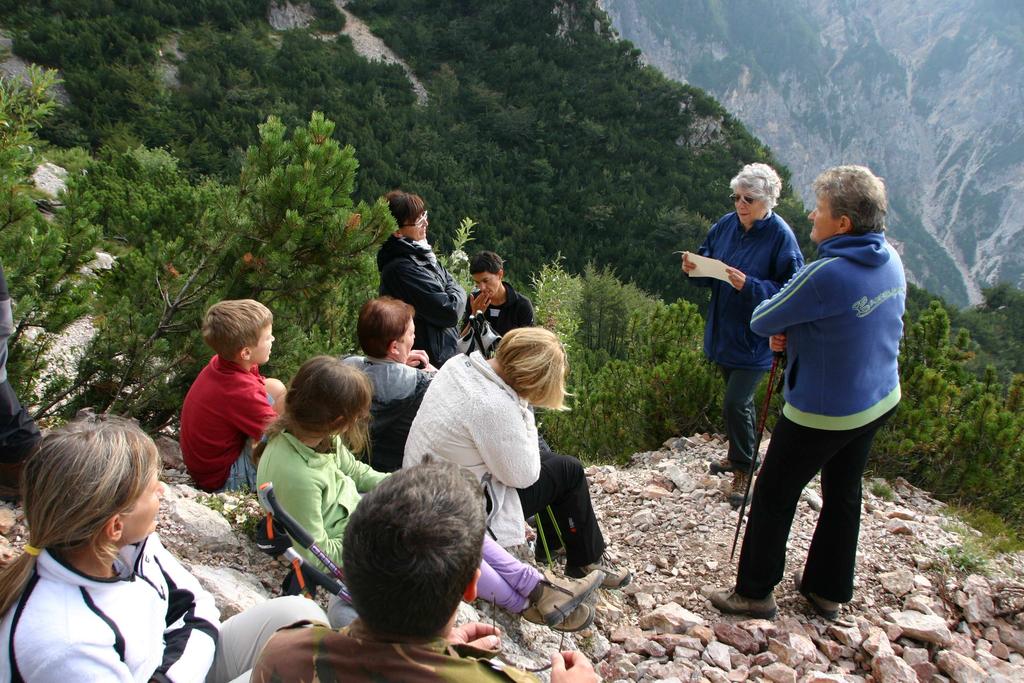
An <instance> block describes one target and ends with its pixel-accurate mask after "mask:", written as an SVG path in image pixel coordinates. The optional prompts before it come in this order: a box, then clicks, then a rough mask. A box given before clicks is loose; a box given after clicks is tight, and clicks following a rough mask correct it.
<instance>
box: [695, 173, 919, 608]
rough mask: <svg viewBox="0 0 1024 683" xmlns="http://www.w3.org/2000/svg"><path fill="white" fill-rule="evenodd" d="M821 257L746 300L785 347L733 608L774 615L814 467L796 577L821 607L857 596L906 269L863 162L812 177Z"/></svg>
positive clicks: (719, 603)
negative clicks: (813, 509)
mask: <svg viewBox="0 0 1024 683" xmlns="http://www.w3.org/2000/svg"><path fill="white" fill-rule="evenodd" d="M814 191H815V193H816V194H817V207H816V208H815V209H814V211H812V212H811V215H810V218H811V220H812V221H813V222H814V226H813V228H812V229H811V240H812V241H814V242H815V243H816V244H817V245H818V255H819V258H818V259H817V260H815V261H813V262H811V263H809V264H808V265H807V266H806V267H805V268H803V269H802V270H800V272H798V273H797V274H796V275H795V276H793V278H792V279H791V280H790V281H789V282H787V283H786V286H785V287H783V288H782V289H781V290H780V291H779V293H778V294H776V295H775V296H774V297H772V298H771V299H769V300H768V301H765V302H764V303H762V304H761V305H760V306H758V307H757V309H756V310H755V311H754V316H753V318H752V319H751V323H750V324H751V328H752V329H753V330H754V332H756V333H757V334H759V335H762V336H763V337H765V338H768V337H771V346H772V348H773V349H774V350H783V349H784V350H785V351H786V353H787V355H788V360H789V362H788V366H787V368H786V376H785V390H784V396H785V399H786V404H785V407H784V408H783V411H782V416H781V417H780V418H779V421H778V422H777V423H776V425H775V431H774V432H773V433H772V440H771V444H770V445H769V446H768V453H767V454H766V455H765V461H764V467H763V468H762V469H761V474H760V475H759V476H758V478H757V484H756V486H755V487H754V494H753V497H752V501H751V506H750V519H749V521H748V523H747V530H746V533H745V535H744V537H743V549H742V551H741V553H740V562H739V568H738V571H737V578H736V587H735V590H733V591H722V592H720V593H715V594H714V595H712V598H711V602H712V603H713V604H714V605H715V607H717V608H718V609H719V610H721V611H723V612H726V613H729V614H746V615H753V616H758V617H764V618H771V617H772V616H774V614H775V599H774V597H773V596H772V591H773V589H774V587H775V585H776V584H778V582H779V581H780V580H782V575H783V571H784V568H785V564H786V540H787V539H788V537H789V529H790V526H791V525H792V523H793V515H794V513H795V512H796V505H797V501H798V500H799V498H800V493H801V492H802V491H803V489H804V487H805V486H806V485H807V483H808V482H810V480H811V479H812V478H814V476H815V475H816V474H817V473H818V472H819V471H820V472H821V493H822V507H821V513H820V514H819V516H818V524H817V527H816V528H815V530H814V537H813V539H812V540H811V547H810V549H809V550H808V552H807V562H806V563H805V564H804V569H803V571H802V572H797V574H796V576H795V577H794V579H795V581H796V587H797V589H798V590H799V591H800V592H801V593H802V594H803V595H804V597H806V598H807V600H808V601H809V602H810V603H811V606H812V607H813V608H814V609H815V611H817V612H818V613H819V614H820V615H822V616H824V617H825V618H827V619H835V618H836V617H837V616H838V614H839V608H840V605H841V604H842V603H844V602H848V601H849V600H850V599H851V597H852V596H853V574H854V565H855V561H856V556H857V538H858V535H859V532H860V505H861V479H862V477H863V474H864V468H865V466H866V464H867V459H868V453H869V451H870V449H871V442H872V441H873V440H874V437H875V433H876V432H877V431H878V429H879V428H880V427H881V426H882V425H883V424H885V421H886V420H887V419H888V418H889V416H890V415H892V413H893V412H894V411H895V410H896V405H897V404H898V403H899V400H900V381H899V369H898V367H897V357H898V355H899V347H900V337H901V336H902V334H903V311H904V305H905V302H906V288H907V284H906V279H905V277H904V273H903V264H902V262H901V260H900V257H899V254H897V253H896V250H895V249H893V248H892V247H891V246H890V245H889V244H888V243H887V242H886V240H885V236H884V235H883V234H882V233H883V231H884V230H885V213H886V210H887V206H888V203H887V200H886V196H885V186H884V185H883V184H882V181H881V180H880V179H879V178H877V177H875V175H874V174H872V173H871V171H870V170H868V169H867V168H865V167H863V166H839V167H837V168H833V169H830V170H828V171H826V172H825V173H823V174H821V175H820V176H818V179H817V180H815V181H814Z"/></svg>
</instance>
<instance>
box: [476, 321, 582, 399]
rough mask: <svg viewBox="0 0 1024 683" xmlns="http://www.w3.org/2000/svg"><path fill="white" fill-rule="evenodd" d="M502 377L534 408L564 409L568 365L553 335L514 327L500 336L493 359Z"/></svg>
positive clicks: (543, 330) (543, 331) (538, 328)
mask: <svg viewBox="0 0 1024 683" xmlns="http://www.w3.org/2000/svg"><path fill="white" fill-rule="evenodd" d="M494 358H495V360H497V362H498V365H499V366H500V368H501V370H500V374H501V376H502V378H503V379H504V380H505V381H506V382H508V385H509V386H510V387H512V389H513V390H514V391H515V392H516V393H517V394H519V396H520V397H521V398H524V399H526V400H527V401H529V402H530V403H532V404H533V405H535V406H539V407H541V408H553V409H555V410H564V409H565V376H566V374H568V372H569V364H568V363H567V362H566V359H565V349H563V348H562V342H560V341H558V337H556V336H555V333H554V332H552V331H550V330H547V329H545V328H543V327H518V328H516V329H514V330H512V331H511V332H509V333H508V334H506V335H505V336H504V338H502V340H501V344H499V345H498V351H497V353H496V354H495V356H494Z"/></svg>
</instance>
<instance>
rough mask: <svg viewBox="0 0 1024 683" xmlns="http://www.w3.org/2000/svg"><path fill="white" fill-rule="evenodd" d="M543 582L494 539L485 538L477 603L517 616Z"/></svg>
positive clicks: (529, 567)
mask: <svg viewBox="0 0 1024 683" xmlns="http://www.w3.org/2000/svg"><path fill="white" fill-rule="evenodd" d="M542 578H544V577H543V576H542V575H541V573H540V572H539V571H537V570H536V569H534V568H533V567H531V566H530V565H528V564H524V563H522V562H520V561H519V560H517V559H516V558H514V557H512V556H511V555H509V554H508V551H507V550H505V549H504V548H502V547H501V546H500V545H498V544H497V543H496V542H495V541H494V539H492V538H491V537H490V536H487V535H484V557H483V560H482V561H481V562H480V581H479V582H478V583H477V596H478V597H479V599H480V600H485V601H487V602H493V603H494V604H496V605H497V606H498V607H501V608H503V609H506V610H508V611H509V612H512V613H513V614H519V613H520V612H522V611H523V610H524V609H526V606H527V605H529V604H530V601H529V598H528V597H527V596H528V595H530V592H531V591H532V590H533V589H534V588H536V587H537V584H538V583H540V580H541V579H542Z"/></svg>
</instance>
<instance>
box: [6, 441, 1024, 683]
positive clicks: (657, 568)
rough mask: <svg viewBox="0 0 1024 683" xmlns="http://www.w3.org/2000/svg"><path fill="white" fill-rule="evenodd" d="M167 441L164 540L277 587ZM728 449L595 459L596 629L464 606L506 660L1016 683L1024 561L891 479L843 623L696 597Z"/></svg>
mask: <svg viewBox="0 0 1024 683" xmlns="http://www.w3.org/2000/svg"><path fill="white" fill-rule="evenodd" d="M160 446H161V452H162V453H163V454H164V462H165V474H164V478H165V480H166V481H167V483H168V487H167V488H168V494H167V496H166V498H165V502H164V504H163V506H162V508H161V513H160V519H159V531H160V534H161V536H162V538H163V540H164V543H165V544H166V545H167V546H168V547H169V548H170V549H171V550H172V551H173V552H175V553H176V554H178V556H179V557H181V558H182V559H183V561H184V562H185V563H186V564H188V566H189V567H190V568H191V569H192V571H193V572H194V573H195V574H196V575H197V576H199V578H200V580H201V581H203V583H204V584H205V585H206V586H207V587H208V588H209V589H210V590H211V591H212V592H214V593H215V595H216V596H217V599H218V603H219V604H220V606H221V608H222V610H223V612H224V614H225V615H230V614H233V613H234V612H236V611H238V610H240V609H244V608H245V607H247V606H248V605H250V604H253V603H254V602H256V601H259V600H262V599H264V598H265V597H267V596H269V595H272V594H274V593H275V592H276V591H277V587H278V585H279V584H280V581H281V578H282V577H283V576H284V574H285V571H286V567H285V566H284V565H283V564H281V563H279V562H277V561H274V560H271V559H270V558H269V557H267V556H266V555H263V554H262V553H260V552H259V551H257V550H256V549H255V546H254V545H253V543H252V542H251V541H250V540H249V539H248V538H247V537H246V536H245V535H244V534H242V533H241V532H240V529H241V528H243V527H246V526H247V525H248V526H250V527H251V524H252V522H253V520H254V519H255V518H257V517H258V516H259V511H258V507H257V506H256V503H255V501H254V499H253V498H252V497H244V496H237V495H224V494H221V495H218V496H213V497H211V496H206V495H205V494H201V493H198V492H197V491H196V490H195V489H193V488H192V487H191V486H189V484H188V478H187V476H186V475H184V474H183V473H182V471H181V465H180V460H179V458H180V454H179V452H178V451H177V448H176V446H177V445H176V444H175V443H174V442H173V441H172V440H170V439H166V438H162V439H161V443H160ZM724 452H725V444H724V442H723V441H722V440H721V439H720V438H718V437H713V436H708V435H695V436H693V437H689V438H679V439H673V440H670V441H669V442H668V443H667V444H666V446H665V447H664V448H663V449H662V450H659V451H654V452H650V453H640V454H637V455H635V456H634V457H633V460H632V462H631V464H630V466H629V467H626V468H616V467H612V466H595V467H590V468H588V475H589V478H590V482H591V492H592V495H593V499H594V502H595V506H596V508H597V513H598V516H599V518H600V519H601V523H602V526H603V528H604V531H605V534H606V536H607V538H608V540H609V543H610V546H611V549H610V554H611V555H612V556H613V558H614V559H615V560H616V561H618V562H621V563H624V564H626V565H627V566H629V567H630V569H632V570H633V573H634V580H633V582H632V583H631V584H630V585H629V586H627V587H626V588H625V589H623V590H620V591H600V592H599V594H598V596H597V599H596V606H597V619H596V621H595V624H594V627H593V628H591V629H589V630H588V631H584V632H581V633H578V634H575V635H574V636H565V637H564V638H563V637H562V636H561V635H560V634H557V633H555V632H553V631H550V630H548V629H546V628H543V627H539V626H535V625H533V624H529V623H526V622H522V621H521V620H519V619H518V618H517V617H514V616H512V615H508V614H506V613H504V612H502V611H501V610H493V609H492V608H491V606H489V605H485V604H479V603H478V604H476V605H474V606H469V605H464V606H463V608H462V610H461V612H462V614H461V617H460V618H461V619H478V620H484V621H490V620H492V619H493V620H494V622H495V623H496V624H498V625H499V626H500V627H501V628H502V630H503V631H504V633H505V637H504V644H503V648H502V657H503V658H504V659H505V660H507V661H509V662H510V663H512V664H514V665H516V666H520V667H527V668H540V667H542V666H543V665H544V663H545V662H546V661H547V658H548V657H549V655H550V653H551V652H552V651H554V650H557V649H574V648H579V649H581V650H583V651H584V652H586V653H587V654H588V655H589V656H590V657H591V658H592V660H594V661H595V663H596V664H597V667H598V669H599V671H600V673H601V675H602V676H603V678H604V679H605V680H606V681H665V682H668V681H710V682H711V683H724V682H727V681H732V682H740V681H748V680H749V681H762V680H764V681H775V682H777V683H787V682H793V683H796V682H797V681H800V682H820V681H851V682H852V681H878V682H879V683H882V682H884V683H888V682H889V681H908V682H912V681H927V682H936V683H937V682H941V681H956V682H958V683H960V682H966V681H990V682H992V683H995V682H997V681H1022V680H1024V616H1022V608H1024V584H1022V582H1021V577H1022V569H1024V557H1022V555H1021V554H1014V555H1002V556H998V557H989V558H986V559H985V560H984V568H983V569H984V571H983V572H982V571H978V572H977V573H968V572H966V571H964V570H963V568H962V567H964V566H967V567H970V566H971V563H970V562H967V561H966V560H965V557H966V554H965V553H966V551H965V548H966V547H969V546H970V543H971V536H972V535H974V534H977V532H974V531H973V530H971V529H969V528H967V527H966V526H964V525H963V524H962V523H960V522H958V521H956V520H955V519H954V518H952V517H950V516H949V515H947V514H946V513H945V511H944V506H943V505H942V504H941V503H939V502H937V501H935V500H934V499H932V498H931V497H930V496H929V495H928V494H927V493H925V492H923V491H920V490H919V489H915V488H914V487H912V486H910V485H909V484H906V483H905V482H903V481H900V480H897V481H896V482H892V483H889V484H885V483H880V482H873V483H869V485H867V486H866V487H865V502H864V514H863V523H862V528H861V543H860V554H859V557H858V563H857V577H858V578H857V586H856V591H855V597H854V600H853V602H851V603H850V604H849V605H848V606H847V607H846V608H845V609H844V611H843V615H842V620H841V621H840V622H837V623H829V622H826V621H824V620H822V619H821V618H819V617H817V616H816V615H814V613H813V612H812V611H811V610H810V608H809V606H808V605H807V603H806V601H805V600H804V599H803V598H802V597H801V596H800V594H799V593H798V592H797V591H796V589H795V587H794V586H793V584H792V580H791V579H789V578H787V579H786V581H784V582H783V583H782V584H780V586H779V587H778V588H777V590H776V599H777V600H778V602H779V615H778V617H777V618H776V619H775V620H774V621H771V622H770V621H764V620H751V619H737V618H733V617H723V616H722V615H720V614H719V613H718V612H717V611H716V610H715V609H714V608H713V607H712V606H711V604H710V602H709V601H708V599H707V596H708V595H709V593H710V592H711V591H712V590H714V589H716V588H718V587H725V586H729V585H731V582H732V580H733V577H734V571H735V566H734V564H733V562H731V561H730V558H729V551H730V548H731V545H732V539H733V531H734V528H735V523H736V513H735V512H734V511H732V509H731V508H730V507H729V505H728V503H726V502H725V496H724V493H725V490H726V489H727V487H728V481H729V479H728V477H727V476H726V477H716V476H712V475H709V474H707V465H708V463H709V462H710V461H711V460H714V459H717V458H720V457H722V456H723V455H724ZM201 501H203V502H201ZM820 502H821V499H820V495H819V494H818V492H817V487H816V484H812V486H811V487H810V488H809V489H808V491H807V492H806V493H805V496H804V498H803V500H802V501H801V504H800V506H799V509H798V512H797V519H796V522H795V523H794V526H793V532H792V535H791V539H790V554H789V564H788V567H787V577H789V576H790V575H791V573H792V571H793V570H795V569H798V568H799V567H800V566H801V564H800V563H801V562H802V559H803V557H804V556H805V553H806V549H807V545H808V543H809V540H810V536H811V533H812V532H813V525H814V520H815V518H816V510H817V508H818V507H819V506H820ZM0 534H2V536H0V561H3V560H5V558H9V557H11V556H13V555H14V554H16V553H17V552H18V549H19V547H20V546H21V545H23V544H24V542H25V540H24V538H25V527H24V520H23V518H22V516H21V511H20V509H18V508H16V507H11V506H7V507H3V508H0ZM973 564H974V565H977V566H980V565H981V558H974V560H973ZM541 676H542V677H543V676H544V674H543V672H541Z"/></svg>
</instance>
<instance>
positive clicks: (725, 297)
mask: <svg viewBox="0 0 1024 683" xmlns="http://www.w3.org/2000/svg"><path fill="white" fill-rule="evenodd" d="M729 187H730V188H732V193H733V194H732V200H733V202H734V203H735V205H736V210H735V211H733V212H731V213H727V214H725V215H724V216H722V217H721V218H720V219H719V220H718V222H717V223H715V224H714V225H713V226H711V230H710V231H709V232H708V236H707V238H706V239H705V240H704V244H702V245H701V246H700V249H699V250H698V252H697V253H698V254H699V255H700V256H704V257H708V258H712V259H715V260H717V261H721V262H722V263H724V264H725V266H726V268H725V277H726V278H727V279H726V280H721V279H716V278H713V277H699V276H698V275H699V270H697V263H696V262H695V259H692V258H690V254H688V253H685V252H684V253H683V271H684V272H686V274H687V275H689V276H690V278H691V281H692V282H693V283H694V284H695V285H697V286H699V287H710V288H711V304H710V306H708V314H707V322H706V324H705V327H704V353H705V355H707V357H708V358H709V359H710V360H711V361H712V362H714V363H715V364H717V365H718V367H719V368H720V369H721V371H722V376H723V377H724V378H725V401H724V403H723V406H722V413H723V416H724V417H725V430H726V435H727V436H728V438H729V453H728V457H727V458H726V459H725V460H723V461H721V462H715V463H712V464H711V472H712V473H714V474H718V473H720V472H732V473H733V480H732V489H731V492H730V495H729V502H730V503H732V504H733V505H734V506H738V505H740V503H742V502H743V496H744V493H745V492H746V490H747V480H746V477H747V473H748V472H749V471H750V463H751V459H752V458H753V457H754V440H755V435H754V431H755V421H756V419H757V416H756V413H755V410H754V390H755V389H756V388H757V384H758V382H760V381H761V378H762V377H763V376H764V373H765V372H766V371H767V370H768V368H769V367H770V366H771V362H772V352H771V349H769V348H768V340H767V339H765V338H763V337H760V336H758V335H756V334H754V333H753V332H752V331H751V330H750V316H751V314H753V312H754V308H755V307H756V306H757V305H758V304H759V303H761V302H762V301H764V300H765V299H768V298H770V297H771V296H772V295H774V294H775V293H776V292H778V291H779V288H781V287H782V285H783V284H784V283H785V282H786V280H788V279H789V278H790V277H791V276H792V275H793V273H795V272H796V271H797V270H798V269H799V268H800V267H801V266H802V265H803V264H804V257H803V255H802V254H801V253H800V246H799V245H798V244H797V241H796V236H795V235H793V231H792V230H791V229H790V227H789V225H787V224H786V221H784V220H783V219H782V217H781V216H779V215H778V214H777V213H775V212H774V211H772V209H773V208H774V207H775V204H776V203H777V202H778V199H779V194H780V192H781V191H782V180H780V179H779V174H778V173H776V172H775V170H774V169H772V167H771V166H768V165H767V164H747V165H746V166H744V167H743V169H742V170H741V171H740V172H739V173H738V174H737V175H736V177H735V178H733V179H732V180H731V181H730V183H729ZM695 271H697V272H695Z"/></svg>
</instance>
